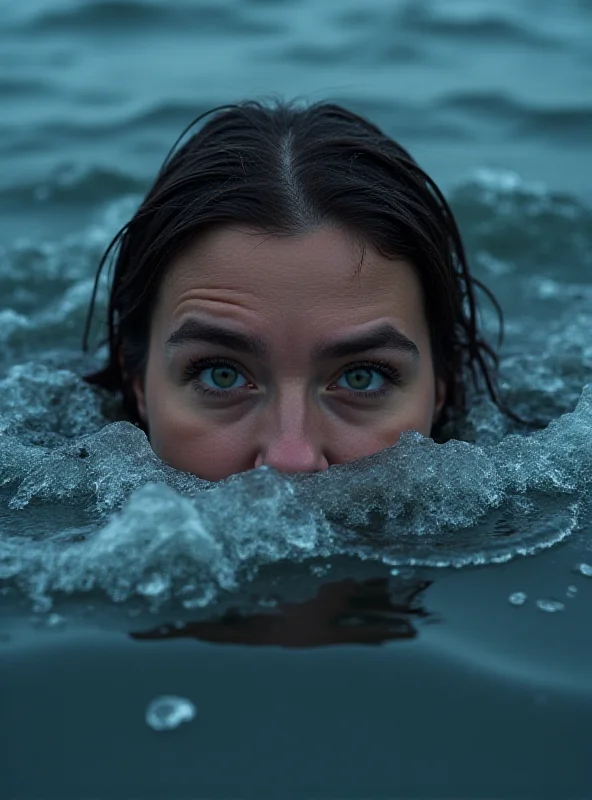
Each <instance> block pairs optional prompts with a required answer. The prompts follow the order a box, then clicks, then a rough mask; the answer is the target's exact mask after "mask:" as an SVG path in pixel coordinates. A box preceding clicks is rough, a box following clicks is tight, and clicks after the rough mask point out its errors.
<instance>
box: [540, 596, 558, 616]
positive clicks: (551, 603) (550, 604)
mask: <svg viewBox="0 0 592 800" xmlns="http://www.w3.org/2000/svg"><path fill="white" fill-rule="evenodd" d="M536 604H537V608H540V610H541V611H546V612H548V613H549V614H554V613H555V612H556V611H563V610H564V609H565V605H564V604H563V603H562V602H560V601H559V600H547V599H544V598H542V599H540V600H537V601H536Z"/></svg>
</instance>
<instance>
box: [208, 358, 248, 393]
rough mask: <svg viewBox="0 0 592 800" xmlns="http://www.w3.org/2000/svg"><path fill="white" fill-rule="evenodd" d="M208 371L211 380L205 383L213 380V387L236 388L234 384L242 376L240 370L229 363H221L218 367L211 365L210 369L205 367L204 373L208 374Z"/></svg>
mask: <svg viewBox="0 0 592 800" xmlns="http://www.w3.org/2000/svg"><path fill="white" fill-rule="evenodd" d="M207 373H210V380H209V381H208V380H205V381H204V383H205V384H206V385H208V384H209V383H210V381H211V383H212V384H213V388H216V389H232V388H235V387H234V384H235V382H236V381H237V380H238V378H239V376H240V373H239V371H238V370H237V369H235V368H234V367H231V366H229V365H228V364H221V365H220V366H218V367H209V368H208V369H204V370H203V373H202V374H203V375H204V376H206V375H207Z"/></svg>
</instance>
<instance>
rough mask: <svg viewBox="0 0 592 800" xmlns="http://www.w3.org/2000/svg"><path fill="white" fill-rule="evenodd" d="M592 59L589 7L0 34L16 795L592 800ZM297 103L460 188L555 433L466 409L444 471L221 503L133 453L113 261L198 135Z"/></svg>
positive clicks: (5, 617) (513, 355)
mask: <svg viewBox="0 0 592 800" xmlns="http://www.w3.org/2000/svg"><path fill="white" fill-rule="evenodd" d="M590 42H592V5H591V4H590V3H589V2H587V0H566V1H565V2H563V3H561V4H558V3H551V2H548V0H496V1H495V2H494V1H493V0H432V2H427V0H426V1H425V2H423V1H422V0H408V2H403V1H402V0H400V1H399V2H396V1H395V0H392V2H384V0H366V2H364V3H362V2H360V0H349V2H343V0H341V2H337V1H336V0H335V1H334V0H325V2H323V3H314V2H312V0H300V1H295V2H292V3H287V2H270V0H217V2H212V3H209V4H208V3H206V2H200V0H194V1H193V2H192V1H191V0H172V1H171V2H166V3H165V2H164V0H127V1H126V0H120V1H119V0H111V2H107V1H106V0H78V2H75V0H27V1H26V2H24V3H20V4H16V5H6V4H5V5H4V7H3V8H2V9H0V101H1V102H0V107H1V108H2V111H3V113H2V115H1V117H0V163H1V165H2V169H0V345H1V346H0V797H2V798H4V797H6V798H41V797H44V798H45V797H48V798H49V797H51V798H53V797H55V798H58V797H59V798H61V799H64V800H67V799H69V798H72V800H73V799H74V798H81V797H109V798H110V799H113V800H116V799H117V798H122V799H123V798H130V797H142V798H147V799H148V798H167V799H168V800H172V798H181V797H216V798H227V797H248V798H264V797H281V798H292V797H293V798H305V797H306V798H309V797H311V798H312V797H318V798H321V797H322V798H338V797H340V798H345V797H347V798H370V797H372V798H374V797H376V798H378V797H380V798H393V797H401V798H402V797H434V798H435V797H508V798H509V797H537V798H538V797H540V798H561V799H562V800H564V798H571V797H574V798H575V797H577V798H584V797H588V796H590V795H591V794H592V775H591V774H590V769H589V746H590V739H591V734H592V628H591V627H590V614H591V611H592V544H591V541H592V539H591V534H592V512H591V506H592V503H591V498H592V385H591V382H592V191H591V188H590V187H591V183H590V175H591V174H592V156H591V154H590V131H591V130H592V94H591V92H590V86H592V46H591V45H590ZM275 95H280V96H281V97H284V98H293V97H302V98H304V99H308V100H313V101H314V100H320V99H329V100H333V101H336V102H340V103H342V104H344V105H346V106H348V107H350V108H352V109H353V110H355V111H358V112H361V113H363V114H366V115H367V116H369V117H370V118H371V119H372V120H373V121H375V122H376V123H378V124H379V125H381V126H382V127H383V128H384V129H385V130H386V131H387V132H388V133H389V134H391V135H392V136H393V137H394V138H396V139H397V140H399V141H400V142H401V143H402V144H403V145H405V146H406V147H407V148H409V150H410V151H411V152H412V153H413V154H414V155H415V156H416V158H417V159H418V160H419V161H420V163H421V164H422V166H424V168H426V169H427V170H428V172H430V174H432V175H433V177H434V178H435V179H436V181H437V182H438V183H439V184H440V185H441V186H442V188H443V189H444V191H445V193H446V195H447V197H448V198H449V199H450V202H451V204H452V206H453V208H454V210H455V212H456V213H457V216H458V220H459V224H460V227H461V230H462V233H463V236H464V239H465V241H466V244H467V247H468V251H469V254H470V258H471V263H472V267H473V271H474V272H475V274H476V275H477V276H478V277H480V278H481V279H482V280H483V281H484V282H485V283H486V284H487V285H488V286H490V288H491V289H492V290H493V291H494V293H495V294H496V296H497V297H498V299H499V300H500V302H501V304H502V306H503V309H504V312H505V316H506V340H505V344H504V349H503V354H502V355H503V359H502V384H501V385H502V390H503V394H504V397H505V399H506V401H507V402H508V403H509V404H510V405H511V406H512V407H513V408H514V409H515V410H516V411H518V412H519V413H522V414H523V415H526V416H533V415H534V416H536V417H538V418H540V419H541V420H542V421H543V422H544V423H545V427H544V428H543V429H542V430H540V431H538V432H536V433H529V432H528V431H526V430H524V429H522V428H519V427H518V426H516V425H514V424H513V423H511V422H510V421H508V420H507V419H505V418H504V417H502V416H501V415H500V414H499V413H498V412H497V410H496V409H495V408H494V407H492V406H491V405H490V404H489V403H488V402H486V401H485V400H483V399H482V398H475V401H474V404H473V407H472V409H471V412H470V413H469V416H468V418H467V420H466V421H465V422H464V423H463V425H462V426H460V428H459V429H457V430H456V431H455V437H454V439H453V440H452V441H450V442H448V443H447V444H446V445H436V444H434V443H433V442H431V441H430V440H421V439H420V438H418V437H416V436H414V435H408V436H406V437H404V439H403V440H402V442H401V443H400V444H399V445H398V446H397V447H395V448H391V449H389V450H388V451H385V452H384V453H381V454H379V455H377V456H375V457H372V458H370V459H364V460H362V461H361V462H359V463H356V464H354V465H350V466H345V467H338V468H332V469H331V470H329V472H328V473H326V474H325V475H321V476H313V477H309V478H299V477H296V478H291V479H286V478H284V477H282V476H281V475H278V474H276V473H274V472H273V471H267V472H266V471H259V472H257V473H250V474H247V475H243V476H237V477H235V478H233V479H230V480H229V481H226V482H222V483H221V484H219V485H209V484H205V483H203V482H200V481H198V480H197V479H193V478H191V477H190V476H186V475H183V474H180V473H177V472H175V471H174V470H172V469H170V468H168V467H166V466H164V465H163V464H161V463H160V462H159V461H158V459H157V458H156V457H155V456H154V454H153V453H152V451H151V449H150V447H149V444H148V443H147V441H146V439H145V437H144V435H143V434H142V433H141V432H140V431H139V430H137V429H135V428H133V427H131V426H129V425H127V424H126V423H115V424H113V423H110V421H109V416H108V409H107V408H106V407H105V403H104V398H102V397H100V396H98V395H96V394H94V393H93V392H92V391H91V390H90V388H89V387H87V386H86V385H85V384H83V383H82V381H81V380H80V377H79V376H80V373H81V371H83V370H84V369H85V368H88V367H89V365H92V363H93V360H92V359H93V357H92V356H88V357H83V356H82V354H81V353H80V339H81V332H82V327H83V323H84V318H85V313H86V306H87V303H88V299H89V296H90V291H91V287H92V280H93V276H94V271H95V269H96V265H97V263H98V259H99V258H100V255H101V253H102V250H103V248H104V247H105V245H106V244H107V243H108V241H109V239H110V237H111V236H112V235H113V234H114V233H115V231H116V230H117V229H118V227H119V226H120V225H121V224H123V223H124V222H125V221H126V219H127V217H128V216H129V215H130V214H131V213H132V212H133V210H134V208H135V207H136V205H137V203H138V201H139V199H140V197H141V195H142V192H143V191H145V189H146V188H147V187H148V186H149V184H150V181H151V179H152V178H153V176H154V174H155V172H156V170H157V168H158V167H159V165H160V162H161V161H162V159H163V157H164V155H165V154H166V152H167V150H168V149H169V147H170V145H171V144H172V143H173V141H174V140H175V139H176V137H177V135H178V134H179V133H180V131H181V130H182V129H183V128H184V127H185V125H186V124H187V123H189V122H190V121H191V119H192V118H194V117H195V116H196V115H197V114H198V113H200V112H202V111H205V110H207V109H208V108H210V107H212V106H216V105H220V104H222V103H225V102H231V101H234V100H240V99H244V98H252V97H258V98H261V97H268V96H275ZM104 302H105V287H101V290H100V293H99V307H100V308H103V307H104ZM483 315H484V324H485V326H486V327H487V328H489V327H490V326H492V325H493V321H494V320H493V316H492V314H491V311H490V310H489V309H487V308H484V311H483ZM491 330H492V331H493V328H491ZM97 333H98V331H97ZM97 357H100V353H99V354H98V356H97ZM162 695H174V696H178V697H180V698H183V699H185V700H189V701H191V702H192V703H193V704H194V705H195V707H196V709H197V713H196V716H195V718H194V719H193V720H192V721H191V722H188V723H185V724H183V725H181V726H180V727H179V728H177V729H175V730H170V731H160V732H157V731H155V730H154V729H153V727H151V725H150V724H148V722H147V720H146V716H145V715H146V709H147V707H148V705H149V703H150V702H151V701H153V700H154V699H155V698H158V697H160V696H162Z"/></svg>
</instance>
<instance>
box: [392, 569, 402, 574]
mask: <svg viewBox="0 0 592 800" xmlns="http://www.w3.org/2000/svg"><path fill="white" fill-rule="evenodd" d="M400 572H401V570H400V569H397V568H396V567H393V569H392V570H391V575H398V574H399V573H400Z"/></svg>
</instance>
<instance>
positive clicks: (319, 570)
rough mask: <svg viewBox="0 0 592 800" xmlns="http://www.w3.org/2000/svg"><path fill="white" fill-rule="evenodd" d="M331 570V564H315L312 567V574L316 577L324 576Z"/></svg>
mask: <svg viewBox="0 0 592 800" xmlns="http://www.w3.org/2000/svg"><path fill="white" fill-rule="evenodd" d="M330 571H331V564H313V565H312V566H311V568H310V574H311V575H314V576H315V578H324V577H325V575H326V574H327V573H328V572H330Z"/></svg>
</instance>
